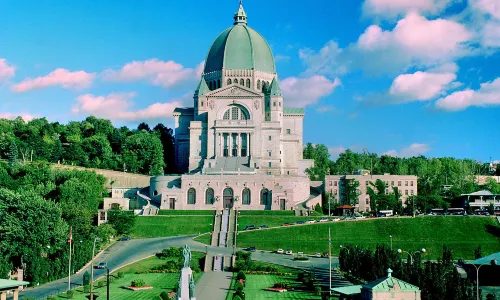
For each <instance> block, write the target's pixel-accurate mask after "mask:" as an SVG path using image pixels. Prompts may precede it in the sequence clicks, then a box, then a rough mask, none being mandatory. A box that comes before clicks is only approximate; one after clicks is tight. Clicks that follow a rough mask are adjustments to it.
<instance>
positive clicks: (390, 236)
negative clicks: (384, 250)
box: [389, 234, 392, 251]
mask: <svg viewBox="0 0 500 300" xmlns="http://www.w3.org/2000/svg"><path fill="white" fill-rule="evenodd" d="M389 238H390V239H391V251H392V234H391V235H389Z"/></svg>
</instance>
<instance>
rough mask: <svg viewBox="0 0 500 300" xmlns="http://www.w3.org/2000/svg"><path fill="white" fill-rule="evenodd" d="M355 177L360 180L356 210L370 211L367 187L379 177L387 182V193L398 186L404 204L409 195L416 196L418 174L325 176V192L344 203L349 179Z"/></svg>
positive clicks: (338, 201)
mask: <svg viewBox="0 0 500 300" xmlns="http://www.w3.org/2000/svg"><path fill="white" fill-rule="evenodd" d="M350 179H354V180H357V181H358V182H359V189H358V200H359V202H358V204H356V206H355V207H356V211H359V212H368V211H370V196H369V195H368V192H367V188H368V187H370V186H371V184H370V183H371V182H373V183H375V182H376V181H377V179H380V180H382V181H383V182H385V185H386V193H387V194H392V193H393V188H397V189H398V191H399V194H400V195H401V197H400V199H401V201H402V202H403V205H404V203H405V201H406V199H407V198H408V197H409V196H416V195H417V194H418V189H417V180H418V177H417V176H413V175H389V174H386V175H330V176H326V177H325V181H324V188H325V194H328V193H331V195H332V196H333V197H334V198H335V201H336V202H337V203H340V204H343V203H344V202H343V201H344V200H345V188H346V182H347V180H350Z"/></svg>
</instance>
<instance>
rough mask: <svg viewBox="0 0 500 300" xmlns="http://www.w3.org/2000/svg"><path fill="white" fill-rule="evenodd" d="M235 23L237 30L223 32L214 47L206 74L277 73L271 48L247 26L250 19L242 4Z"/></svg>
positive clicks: (231, 29)
mask: <svg viewBox="0 0 500 300" xmlns="http://www.w3.org/2000/svg"><path fill="white" fill-rule="evenodd" d="M234 19H235V22H234V26H233V27H230V28H228V29H226V30H224V31H223V32H222V33H221V34H220V35H219V36H218V37H217V38H216V39H215V41H214V43H213V44H212V47H211V48H210V51H209V52H208V55H207V59H206V60H205V70H204V72H205V73H210V72H213V71H220V70H222V69H223V68H224V69H226V70H252V69H254V70H258V71H264V72H268V73H276V65H275V63H274V57H273V53H272V52H271V48H270V47H269V45H268V44H267V42H266V40H264V38H263V37H262V36H261V35H260V34H259V33H258V32H257V31H255V30H253V29H252V28H250V27H248V26H247V17H246V14H245V11H244V10H243V6H242V4H241V3H240V8H239V10H238V11H237V12H236V14H235V15H234Z"/></svg>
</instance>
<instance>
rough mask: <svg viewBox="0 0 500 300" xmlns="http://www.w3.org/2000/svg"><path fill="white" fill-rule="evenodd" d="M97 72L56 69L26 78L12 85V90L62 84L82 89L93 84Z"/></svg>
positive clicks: (68, 87) (67, 87)
mask: <svg viewBox="0 0 500 300" xmlns="http://www.w3.org/2000/svg"><path fill="white" fill-rule="evenodd" d="M94 79H95V73H87V72H85V71H76V72H71V71H68V70H66V69H61V68H59V69H55V70H54V71H52V72H50V73H49V74H47V75H45V76H40V77H37V78H33V79H32V78H26V79H24V80H23V81H21V82H20V83H18V84H16V85H14V86H12V90H13V91H15V92H18V93H24V92H27V91H30V90H34V89H43V88H46V87H49V86H56V85H58V86H61V87H63V88H66V89H81V88H86V87H89V86H91V85H92V82H93V81H94Z"/></svg>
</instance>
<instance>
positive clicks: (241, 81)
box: [240, 78, 245, 86]
mask: <svg viewBox="0 0 500 300" xmlns="http://www.w3.org/2000/svg"><path fill="white" fill-rule="evenodd" d="M240 85H242V86H245V80H244V79H243V78H242V79H240Z"/></svg>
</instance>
